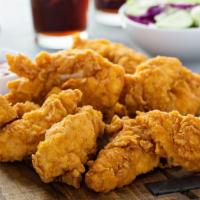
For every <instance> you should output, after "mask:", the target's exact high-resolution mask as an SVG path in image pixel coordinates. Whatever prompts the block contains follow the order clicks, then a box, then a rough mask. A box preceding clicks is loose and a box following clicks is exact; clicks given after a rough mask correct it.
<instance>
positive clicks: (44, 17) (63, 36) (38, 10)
mask: <svg viewBox="0 0 200 200" xmlns="http://www.w3.org/2000/svg"><path fill="white" fill-rule="evenodd" d="M31 6H32V15H33V24H34V28H35V33H36V42H37V43H38V45H39V46H41V47H44V48H49V49H66V48H69V47H71V45H72V42H73V35H74V34H77V33H79V34H80V37H82V38H87V31H86V28H87V10H88V0H31Z"/></svg>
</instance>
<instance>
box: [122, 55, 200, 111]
mask: <svg viewBox="0 0 200 200" xmlns="http://www.w3.org/2000/svg"><path fill="white" fill-rule="evenodd" d="M120 103H122V104H124V105H125V106H126V108H127V110H128V112H129V114H130V115H131V114H134V113H135V112H136V111H137V110H140V111H149V110H154V109H159V110H161V111H172V110H178V111H179V112H180V113H182V114H188V113H189V114H196V115H198V114H199V112H200V75H198V74H194V73H192V72H191V71H190V70H188V69H186V68H185V67H183V65H182V63H181V62H180V61H179V60H178V59H176V58H171V57H156V58H153V59H150V60H148V61H146V62H144V63H143V64H141V65H140V66H138V67H137V70H136V73H135V74H134V75H126V76H125V87H124V90H123V92H122V95H121V99H120Z"/></svg>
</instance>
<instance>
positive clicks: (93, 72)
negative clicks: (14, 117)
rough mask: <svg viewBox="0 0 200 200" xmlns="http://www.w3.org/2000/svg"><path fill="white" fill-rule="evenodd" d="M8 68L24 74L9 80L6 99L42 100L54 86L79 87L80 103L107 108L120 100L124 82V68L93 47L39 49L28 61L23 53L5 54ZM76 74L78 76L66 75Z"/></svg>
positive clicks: (14, 101) (14, 100)
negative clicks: (56, 49)
mask: <svg viewBox="0 0 200 200" xmlns="http://www.w3.org/2000/svg"><path fill="white" fill-rule="evenodd" d="M7 59H8V64H9V65H10V69H11V70H12V71H13V72H15V73H16V74H18V75H19V76H23V78H21V79H18V80H14V81H11V82H9V83H8V88H9V89H10V90H11V91H10V93H9V94H7V99H8V100H9V102H11V103H13V104H15V103H17V102H25V101H33V102H35V103H40V104H41V103H42V102H43V100H44V99H45V97H46V96H47V94H48V93H49V92H50V91H51V90H52V88H53V87H56V86H58V87H60V86H61V85H62V83H63V82H64V81H65V80H66V79H68V81H67V82H66V83H65V84H64V88H79V89H80V90H82V92H83V93H84V94H83V105H85V104H88V103H89V102H90V103H92V105H93V106H94V107H95V108H98V109H103V110H104V109H108V108H110V107H112V106H114V105H115V103H116V102H117V101H118V100H119V96H120V94H121V91H122V88H123V86H124V70H123V68H122V67H121V66H119V65H115V64H113V63H111V62H109V61H107V59H104V58H103V57H101V56H100V55H98V54H97V53H96V52H94V51H92V50H75V49H74V50H73V49H72V50H68V51H60V52H57V53H53V54H49V53H47V52H41V53H40V54H38V55H37V56H36V59H35V62H34V63H33V62H31V61H30V60H29V59H28V58H27V57H25V56H23V55H15V56H12V55H8V56H7ZM79 72H80V73H81V72H82V75H80V74H79V76H80V77H81V78H80V79H78V78H77V79H73V78H72V79H69V75H73V74H75V73H79Z"/></svg>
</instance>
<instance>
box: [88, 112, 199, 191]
mask: <svg viewBox="0 0 200 200" xmlns="http://www.w3.org/2000/svg"><path fill="white" fill-rule="evenodd" d="M107 132H108V133H110V134H114V135H116V136H115V137H114V138H113V140H112V141H111V142H110V143H109V144H108V145H107V146H106V147H105V148H104V149H103V150H101V151H100V153H99V155H98V157H97V160H96V161H95V162H94V163H93V164H92V166H91V169H90V170H89V172H88V173H87V174H86V183H87V185H88V186H89V187H90V188H91V189H93V190H95V191H97V192H107V191H109V190H112V189H114V188H116V187H121V186H123V185H127V184H129V183H130V182H131V181H133V180H134V179H135V177H136V176H137V175H139V174H141V173H145V172H148V171H150V170H152V169H153V168H154V167H156V166H159V158H165V159H166V160H167V163H168V166H181V167H183V168H184V169H186V170H189V171H196V172H199V171H200V146H199V144H200V119H199V118H197V117H194V116H193V115H187V116H183V115H180V114H179V113H178V112H177V111H173V112H170V113H166V112H161V111H158V110H155V111H151V112H148V113H138V116H137V117H136V118H135V119H129V118H128V117H124V118H122V119H119V118H117V117H115V118H114V119H113V122H112V123H111V125H110V126H109V127H107ZM117 133H118V134H117Z"/></svg>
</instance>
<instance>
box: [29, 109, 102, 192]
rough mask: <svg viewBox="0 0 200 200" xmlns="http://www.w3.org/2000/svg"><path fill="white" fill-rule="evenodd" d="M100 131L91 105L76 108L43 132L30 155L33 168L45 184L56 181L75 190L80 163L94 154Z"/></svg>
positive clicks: (99, 117) (81, 168) (99, 116)
mask: <svg viewBox="0 0 200 200" xmlns="http://www.w3.org/2000/svg"><path fill="white" fill-rule="evenodd" d="M103 130H104V123H103V121H102V114H101V112H99V111H96V110H94V109H93V108H92V107H91V106H85V107H82V108H80V109H79V111H78V113H77V114H74V115H68V116H67V117H66V118H64V119H63V120H62V121H61V122H58V123H57V124H54V126H52V127H51V128H50V129H49V130H48V131H47V133H46V137H45V140H44V141H43V142H41V143H40V144H39V146H38V148H37V152H36V154H35V155H33V156H32V161H33V167H34V168H35V170H36V172H37V173H38V174H39V175H40V177H41V179H42V180H43V181H44V182H46V183H49V182H51V181H56V180H57V181H61V182H64V183H67V184H69V185H72V186H74V187H76V188H79V187H80V182H81V174H83V173H84V172H85V167H84V164H86V162H87V161H88V159H89V157H90V155H92V154H94V153H95V152H96V144H97V138H98V137H99V136H100V135H101V134H102V133H103Z"/></svg>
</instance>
